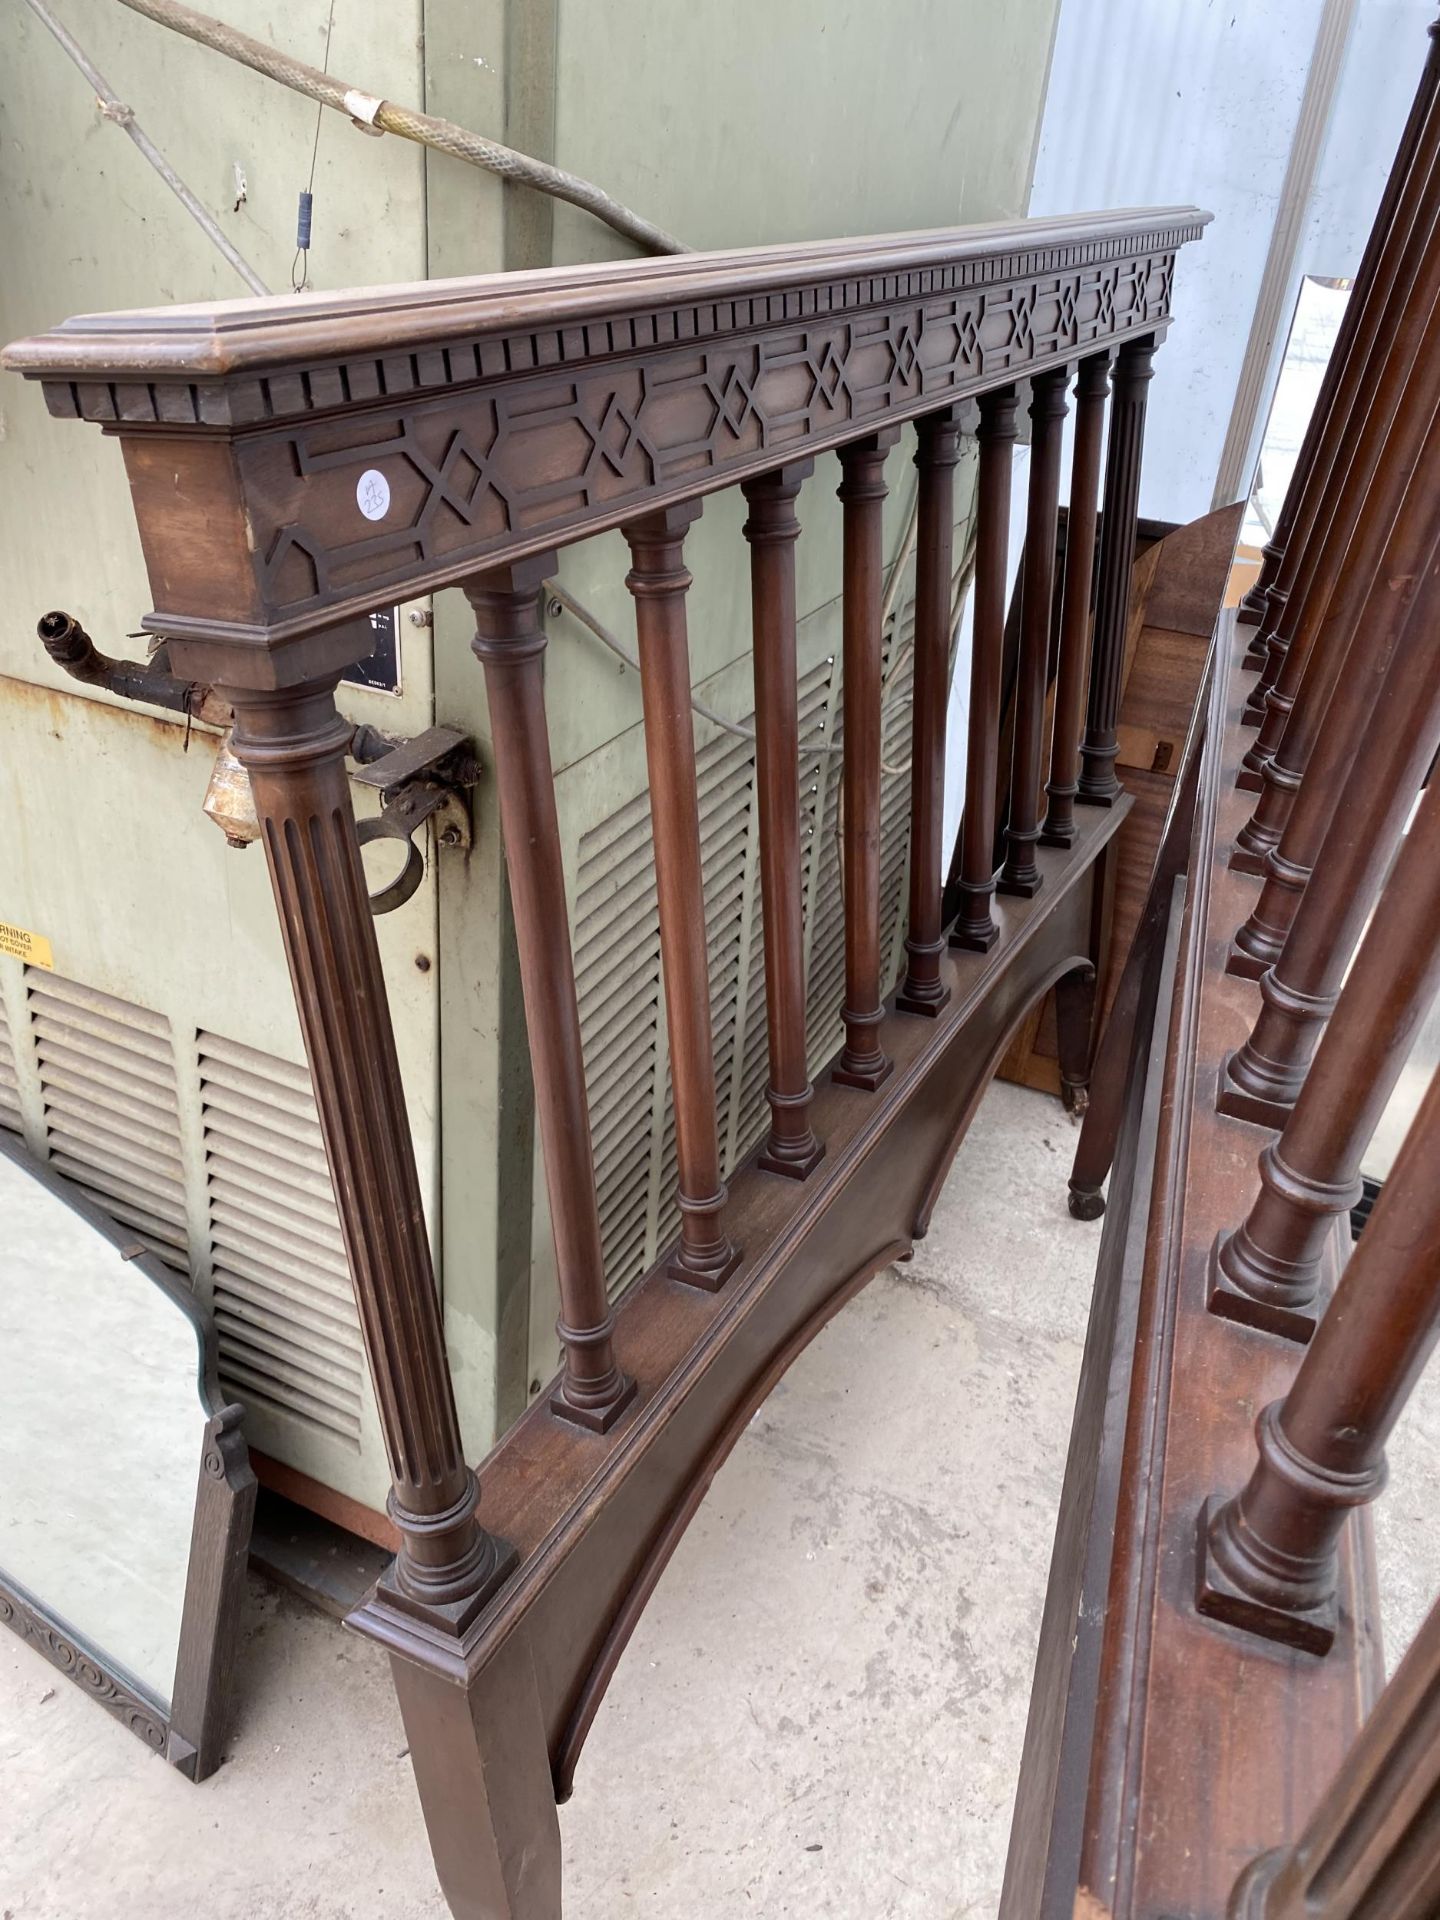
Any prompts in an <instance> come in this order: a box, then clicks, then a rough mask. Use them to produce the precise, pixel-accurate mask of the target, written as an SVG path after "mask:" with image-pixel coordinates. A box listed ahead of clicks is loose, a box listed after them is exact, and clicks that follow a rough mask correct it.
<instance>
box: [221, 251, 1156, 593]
mask: <svg viewBox="0 0 1440 1920" xmlns="http://www.w3.org/2000/svg"><path fill="white" fill-rule="evenodd" d="M1173 263H1174V256H1173V254H1164V255H1153V256H1150V257H1149V258H1147V259H1146V260H1143V261H1132V262H1129V263H1127V264H1126V265H1125V266H1123V267H1121V266H1109V267H1101V268H1089V269H1081V270H1079V271H1076V272H1074V273H1071V274H1066V275H1060V274H1050V275H1047V276H1045V277H1043V278H1039V279H1035V280H1031V281H1027V282H1026V283H1025V284H1024V285H1023V286H1019V287H1012V288H1009V289H1006V290H1005V291H1003V292H1000V293H995V292H990V291H984V290H977V291H973V292H969V293H965V294H962V295H959V296H954V297H950V298H946V299H943V300H929V301H920V302H916V303H914V304H911V305H907V306H905V307H903V308H896V309H892V310H890V311H888V312H885V311H882V312H878V313H874V314H869V315H865V316H863V317H861V318H857V319H853V320H852V319H846V320H840V321H828V322H820V321H817V322H815V323H814V324H813V325H811V326H809V327H805V328H800V329H795V330H792V331H788V332H786V331H776V332H767V333H763V334H751V335H749V336H747V337H742V338H740V339H733V340H726V341H725V342H724V343H723V344H720V345H716V346H711V347H703V348H699V349H696V350H693V351H684V352H679V353H676V352H671V353H668V354H666V355H664V356H658V355H654V354H651V355H648V356H640V355H634V356H631V357H629V358H628V359H625V360H622V361H620V362H618V363H617V362H616V361H615V360H614V359H610V360H607V361H605V362H603V363H602V364H600V365H599V366H596V367H594V368H592V369H590V370H586V371H579V372H576V373H574V374H565V375H562V376H560V377H558V378H557V377H554V376H549V377H546V376H534V375H532V376H530V377H529V378H526V379H521V380H511V381H509V382H506V383H504V384H502V385H495V386H491V385H488V384H487V385H480V386H472V387H469V388H460V389H454V388H451V389H447V390H446V391H445V392H444V393H443V394H442V395H441V396H439V397H437V398H434V399H429V400H426V399H417V400H414V401H411V402H409V403H406V404H404V405H402V406H396V407H394V408H393V409H387V410H384V411H379V410H374V409H367V410H365V411H364V412H362V413H359V414H354V413H352V414H347V415H338V416H337V415H331V416H329V417H325V418H321V419H311V420H308V421H305V422H302V423H300V424H298V425H290V426H287V427H286V428H285V429H283V430H282V431H279V432H270V433H261V434H255V435H247V436H246V437H245V438H244V439H243V440H242V441H241V442H240V443H239V445H238V449H237V452H238V458H239V461H240V469H241V478H242V486H243V491H244V495H245V500H246V505H247V509H248V513H249V518H250V524H251V526H252V528H253V529H254V532H255V535H256V546H255V554H256V563H257V566H258V568H259V572H260V598H261V602H262V604H263V605H264V606H265V608H266V610H267V614H268V616H269V624H271V625H273V626H278V625H283V624H285V623H288V622H291V621H293V620H295V619H296V618H297V617H300V618H304V616H306V615H307V614H310V613H311V612H312V611H314V610H316V609H319V608H325V609H327V610H328V609H330V608H333V607H336V606H344V607H346V610H347V611H358V610H360V609H361V608H363V607H364V606H366V605H368V604H370V603H371V602H380V601H385V600H387V599H395V598H399V597H403V596H404V594H405V593H407V592H412V591H418V590H419V588H420V585H421V583H422V582H423V583H425V584H427V585H434V584H438V583H439V582H440V581H441V580H442V579H444V578H447V577H448V578H459V577H461V576H462V575H464V574H466V573H469V572H472V571H474V569H475V568H476V566H477V565H481V564H484V563H485V562H486V561H487V560H489V559H491V558H493V557H495V556H498V555H500V554H502V553H504V554H506V555H510V554H513V553H515V552H517V551H522V550H526V549H529V548H533V547H538V546H541V545H544V544H547V543H553V542H555V541H556V540H557V539H558V538H563V537H565V536H566V535H567V534H570V533H578V532H581V531H589V530H591V529H593V528H595V527H597V526H605V525H613V524H614V523H615V522H616V521H617V520H619V519H622V518H625V517H628V516H629V515H630V514H632V513H634V512H635V511H637V510H638V509H639V508H641V507H646V506H649V505H650V504H651V503H652V502H653V501H654V500H655V499H657V498H665V497H669V496H671V495H678V494H681V493H685V492H693V491H694V490H695V489H696V488H697V487H706V488H709V487H712V486H715V485H717V484H719V483H720V482H721V481H722V479H723V480H724V481H726V482H728V481H730V480H731V479H734V478H738V477H740V476H742V475H743V474H745V473H748V472H753V471H755V470H756V469H757V468H763V467H766V466H771V465H773V464H774V463H775V461H776V460H777V459H782V458H784V457H785V456H786V455H787V454H788V453H790V452H792V451H794V450H797V449H800V448H802V447H804V448H813V447H821V446H826V445H833V444H835V443H836V442H837V441H840V440H842V439H844V438H846V437H847V435H849V434H851V433H852V432H853V431H854V430H855V428H856V427H857V426H862V425H867V424H869V423H870V422H872V421H879V420H887V419H895V418H904V417H907V416H908V415H910V414H914V413H917V412H921V411H923V410H925V409H926V407H927V406H931V405H938V404H940V403H941V402H943V401H944V400H946V399H951V398H956V397H959V396H963V395H965V394H967V393H972V392H975V391H977V390H978V389H979V388H980V387H981V386H983V384H984V383H985V382H986V381H987V380H989V381H993V380H994V379H995V378H997V377H998V376H1001V375H1004V374H1007V373H1011V372H1020V371H1024V372H1029V371H1032V370H1034V369H1036V368H1038V367H1041V366H1043V365H1045V364H1046V363H1047V362H1051V361H1054V360H1057V359H1066V358H1071V357H1074V356H1075V355H1076V354H1077V353H1078V352H1080V351H1082V350H1084V349H1087V348H1093V346H1094V344H1095V343H1096V342H1097V341H1101V340H1105V339H1123V338H1125V337H1127V336H1129V335H1132V334H1134V333H1135V332H1136V331H1138V330H1141V329H1145V330H1150V329H1153V328H1155V327H1156V326H1157V325H1159V324H1161V323H1162V322H1163V321H1164V320H1165V319H1166V318H1167V317H1168V309H1167V306H1166V298H1167V294H1168V288H1169V284H1170V276H1171V272H1172V269H1173ZM371 471H375V472H378V473H380V474H382V475H383V476H384V479H385V482H386V486H387V488H388V496H389V501H388V507H387V509H386V511H385V513H384V514H383V516H382V517H381V518H380V519H379V520H378V521H373V522H372V521H371V520H370V519H369V518H368V517H367V514H366V511H365V508H364V506H363V505H362V503H361V501H360V500H359V498H358V490H359V486H360V481H361V476H362V475H364V474H366V473H368V472H371Z"/></svg>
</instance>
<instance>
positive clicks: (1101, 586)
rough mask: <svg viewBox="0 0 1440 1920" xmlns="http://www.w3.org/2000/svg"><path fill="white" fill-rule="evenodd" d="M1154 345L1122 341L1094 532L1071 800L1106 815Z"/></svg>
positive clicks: (1112, 785)
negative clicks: (1076, 781)
mask: <svg viewBox="0 0 1440 1920" xmlns="http://www.w3.org/2000/svg"><path fill="white" fill-rule="evenodd" d="M1154 358H1155V339H1154V336H1153V335H1152V334H1147V335H1146V336H1145V337H1144V338H1143V339H1141V340H1129V341H1127V342H1126V343H1125V345H1124V346H1123V347H1121V349H1120V351H1119V353H1118V354H1117V356H1116V359H1115V375H1114V378H1113V380H1112V382H1111V388H1110V392H1111V399H1110V434H1109V441H1108V445H1107V447H1106V452H1105V505H1104V515H1103V519H1102V521H1101V526H1100V561H1099V581H1098V585H1097V588H1096V601H1095V631H1094V637H1093V639H1092V642H1091V664H1090V699H1089V706H1088V710H1087V714H1086V723H1085V738H1084V740H1083V742H1082V743H1081V747H1080V790H1079V793H1078V794H1077V796H1076V797H1077V799H1080V800H1083V801H1085V802H1086V804H1087V805H1089V806H1096V807H1110V806H1113V805H1114V804H1115V801H1116V800H1117V799H1118V797H1119V795H1120V792H1121V787H1120V782H1119V781H1118V780H1117V779H1116V777H1115V755H1116V753H1117V752H1118V751H1119V741H1118V739H1117V737H1116V733H1115V726H1116V722H1117V721H1118V719H1119V716H1120V693H1121V682H1122V680H1123V678H1124V674H1125V634H1126V629H1127V627H1128V626H1129V622H1130V576H1131V572H1132V570H1133V568H1134V565H1135V526H1136V521H1137V518H1138V516H1139V512H1140V458H1141V454H1142V453H1143V451H1144V445H1145V397H1146V393H1147V390H1148V388H1149V385H1150V381H1151V380H1152V378H1153V377H1154V372H1155V367H1154Z"/></svg>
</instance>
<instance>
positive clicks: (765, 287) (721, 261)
mask: <svg viewBox="0 0 1440 1920" xmlns="http://www.w3.org/2000/svg"><path fill="white" fill-rule="evenodd" d="M1212 218H1213V216H1212V215H1211V214H1209V213H1207V212H1205V211H1204V210H1203V209H1202V208H1200V207H1193V206H1180V207H1131V208H1120V209H1114V210H1109V211H1101V212H1093V213H1073V214H1064V215H1053V216H1050V217H1047V218H1044V219H1037V220H1019V221H990V222H985V223H982V224H979V225H976V226H970V227H938V228H930V229H920V230H918V231H915V232H910V233H889V234H877V235H870V236H867V237H864V238H860V239H850V240H812V241H803V242H799V243H795V244H790V245H784V246H768V247H735V248H729V249H723V250H717V251H714V252H710V253H688V254H676V255H671V256H668V257H666V258H664V259H662V260H652V259H643V260H620V261H605V262H600V263H598V264H595V265H589V266H581V267H546V268H541V269H539V270H537V271H534V272H530V273H488V274H473V275H469V276H467V277H463V278H456V279H450V280H430V281H423V282H411V283H402V284H398V285H393V286H383V287H358V288H350V289H347V290H344V291H341V292H338V293H335V292H332V293H302V294H289V295H280V296H275V297H266V298H262V299H252V300H215V301H197V302H193V303H190V304H177V305H173V306H166V307H137V308H132V309H129V310H126V311H124V312H117V313H100V314H78V315H76V316H75V317H74V318H73V319H69V320H66V321H64V322H62V324H61V325H60V326H58V327H55V328H53V329H52V330H51V331H50V332H48V333H44V334H39V335H36V336H35V337H34V338H33V339H28V340H19V341H16V342H14V343H13V344H12V345H10V346H8V347H6V348H5V350H4V353H3V355H0V362H3V364H4V365H5V366H6V367H8V368H11V369H12V370H13V371H15V372H18V373H23V374H25V375H27V376H28V377H30V378H47V377H48V378H54V377H57V376H60V377H63V376H67V375H68V376H70V377H71V378H74V379H84V380H109V379H124V378H126V377H144V376H147V375H158V376H161V377H163V376H165V375H184V376H188V377H189V378H191V379H196V380H209V379H215V378H223V377H224V376H226V375H230V374H237V373H244V372H255V371H256V370H258V369H261V368H266V367H278V366H289V365H293V364H296V363H300V362H305V361H309V360H313V359H314V358H316V357H317V356H319V355H325V354H351V353H364V352H371V351H373V352H377V353H378V352H393V351H395V350H396V349H397V348H399V347H402V346H409V347H414V348H419V347H423V346H427V345H430V344H431V343H433V342H436V341H441V340H450V339H453V338H454V337H456V336H457V335H460V334H474V335H477V336H485V335H493V334H495V333H499V332H503V331H505V330H507V329H509V328H512V327H525V326H537V325H541V324H544V323H550V324H560V325H565V324H572V323H575V322H583V321H585V320H590V319H594V318H595V317H596V316H597V315H600V314H606V313H611V312H613V311H617V310H622V309H623V310H625V311H629V310H631V309H635V310H640V309H659V308H669V307H672V306H674V305H675V304H677V303H680V302H689V301H719V300H728V299H733V298H734V297H735V296H737V295H740V294H745V295H749V296H752V297H753V296H755V295H758V294H765V293H772V294H773V293H782V294H783V293H785V292H790V291H794V292H799V291H800V290H801V289H802V288H806V287H814V286H817V285H819V284H821V283H823V282H826V281H832V280H845V279H848V278H852V277H854V276H856V275H860V276H864V277H866V278H874V277H875V276H884V275H894V274H910V273H914V272H917V271H924V270H926V269H937V268H938V269H943V268H947V267H951V268H957V269H961V268H968V269H969V270H970V271H969V273H968V275H967V276H966V283H967V284H973V285H980V284H983V283H985V282H986V281H990V282H998V281H1004V280H1006V279H1009V278H1013V277H1016V276H1018V275H1020V274H1023V273H1027V272H1037V271H1045V270H1046V269H1053V268H1056V267H1061V266H1067V265H1075V264H1081V263H1082V262H1081V260H1080V259H1079V257H1078V256H1077V255H1076V253H1075V249H1076V248H1087V249H1088V248H1092V247H1103V246H1105V245H1106V243H1112V244H1113V245H1115V246H1118V248H1119V249H1120V251H1121V252H1125V251H1132V252H1133V251H1140V250H1149V251H1153V250H1154V249H1156V248H1158V247H1162V246H1169V247H1172V248H1174V247H1178V246H1181V245H1183V244H1184V243H1185V242H1186V241H1189V240H1194V239H1198V238H1199V236H1200V234H1201V232H1202V231H1203V229H1204V228H1205V227H1206V226H1207V225H1208V224H1209V222H1210V220H1211V219H1212ZM1093 257H1095V258H1099V257H1100V256H1099V255H1095V256H1093ZM1117 257H1118V255H1117ZM777 317H779V316H777Z"/></svg>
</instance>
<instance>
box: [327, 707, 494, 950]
mask: <svg viewBox="0 0 1440 1920" xmlns="http://www.w3.org/2000/svg"><path fill="white" fill-rule="evenodd" d="M350 751H351V754H352V755H353V757H354V758H355V760H356V761H357V762H358V763H359V764H358V765H357V766H356V768H355V770H354V773H353V776H352V777H353V778H354V779H355V780H357V781H358V782H359V783H360V784H361V785H362V786H367V787H375V788H377V789H378V791H379V794H380V811H379V813H378V814H375V815H373V816H372V817H371V818H369V819H366V820H361V821H359V822H357V831H358V833H359V836H360V842H361V845H362V846H364V845H368V844H369V843H370V842H372V841H375V840H401V841H404V843H405V845H406V848H407V852H406V856H405V864H404V866H402V867H401V869H400V872H399V874H398V875H397V876H396V877H395V879H393V880H392V881H390V882H389V883H388V884H387V885H386V886H383V887H381V888H380V889H379V890H378V892H375V893H372V894H371V896H370V911H371V912H372V913H374V914H381V913H393V912H394V910H395V908H396V907H401V906H404V904H405V902H406V901H407V900H409V899H410V898H411V896H412V895H413V894H414V892H415V890H416V888H417V887H418V886H419V885H420V882H421V880H422V879H423V878H424V875H425V856H424V854H423V852H422V851H421V848H420V847H419V846H418V845H417V844H416V840H415V835H416V833H417V832H418V831H419V829H420V828H421V827H423V826H424V824H425V822H426V821H427V820H433V821H434V822H435V836H436V842H437V844H438V845H440V846H442V847H450V848H457V849H459V850H460V851H462V852H466V851H468V850H469V847H470V844H471V839H472V834H471V824H470V789H471V788H472V787H473V786H474V785H475V783H476V781H477V780H478V779H479V778H480V759H479V755H478V754H477V753H476V751H475V746H474V743H473V742H472V741H471V740H470V739H469V738H468V737H467V736H466V735H465V734H463V733H461V732H460V731H459V730H458V729H457V728H455V727H427V728H426V730H425V732H424V733H420V734H417V735H416V736H415V738H414V739H413V740H399V741H397V740H393V739H391V738H390V737H389V736H387V735H385V734H383V733H380V732H379V731H378V730H377V729H376V728H374V727H357V728H356V729H355V737H354V740H353V742H352V744H351V749H350Z"/></svg>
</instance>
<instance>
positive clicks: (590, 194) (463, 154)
mask: <svg viewBox="0 0 1440 1920" xmlns="http://www.w3.org/2000/svg"><path fill="white" fill-rule="evenodd" d="M120 4H121V5H122V6H126V7H129V8H130V10H131V12H132V13H143V14H144V15H145V17H146V19H147V20H155V21H157V22H158V23H159V24H160V25H161V26H162V27H170V28H173V30H174V31H175V32H176V33H183V34H184V35H185V37H186V38H187V39H189V40H195V41H198V42H199V44H200V45H201V46H202V47H210V48H211V49H212V50H213V51H214V52H216V53H223V54H224V55H225V56H226V58H227V59H230V60H238V61H239V62H240V64H241V65H242V66H245V67H250V68H252V69H253V70H254V71H255V72H256V73H261V74H264V75H265V77H266V78H267V79H268V80H276V81H278V82H279V83H280V85H281V86H282V87H289V88H291V89H292V91H294V92H295V93H303V94H305V95H306V96H307V97H308V98H309V99H311V100H318V101H319V102H320V104H321V105H322V106H326V107H333V108H334V109H335V111H336V112H337V113H343V114H344V115H345V116H346V118H347V119H352V120H353V119H355V118H356V112H355V105H354V101H353V99H352V96H354V95H357V94H358V95H359V98H360V100H361V101H362V102H364V103H366V105H367V108H368V107H369V105H370V103H372V102H374V95H373V94H367V93H365V92H364V91H363V90H362V89H360V88H357V87H351V86H347V85H346V83H345V82H344V81H343V80H336V79H335V78H333V77H332V76H331V75H330V74H327V73H321V71H320V69H319V68H318V67H312V66H309V65H307V63H306V62H305V61H304V60H295V59H292V58H291V56H290V55H289V54H288V53H281V52H280V50H279V48H278V47H272V46H270V45H269V44H268V42H266V41H264V40H253V39H252V38H251V37H250V35H249V34H248V33H241V32H239V31H238V29H236V28H235V27H228V26H226V25H225V23H224V22H223V21H221V20H214V19H212V18H211V17H210V15H209V14H207V13H197V12H196V10H195V9H194V8H193V7H186V6H182V5H181V4H180V0H120ZM364 118H365V120H366V121H367V122H368V124H369V125H371V126H374V127H378V128H379V129H380V130H381V131H382V132H383V133H393V134H397V135H398V136H399V137H400V138H401V139H402V140H415V141H418V142H419V144H420V145H421V146H422V147H434V148H435V149H436V150H437V151H438V152H440V153H448V154H452V155H453V156H454V157H455V158H456V159H457V160H465V161H468V163H469V164H470V165H471V166H472V167H483V168H484V169H485V171H486V172H487V173H495V174H498V175H499V176H500V178H501V179H502V180H513V181H514V182H515V183H516V184H517V185H518V186H523V187H534V188H535V189H536V191H537V192H539V193H548V194H550V195H552V196H553V197H554V198H555V199H556V200H568V201H569V202H570V204H571V206H574V207H583V208H584V210H585V211H586V212H587V213H593V214H594V216H595V218H596V219H597V220H603V221H604V222H605V224H606V226H608V227H613V228H614V230H615V231H616V233H623V234H624V235H625V237H626V239H627V240H633V241H634V242H635V243H636V245H637V246H641V247H645V248H646V249H648V251H650V252H651V253H688V252H689V251H690V249H689V248H688V247H687V246H685V245H684V243H683V242H682V241H679V240H677V239H676V238H675V236H674V234H673V233H666V231H665V229H664V228H663V227H657V226H656V225H655V224H654V222H653V221H650V220H646V219H644V218H642V216H641V215H640V214H638V213H633V212H632V211H631V209H630V208H629V207H626V206H622V205H621V203H620V201H618V200H615V199H613V198H612V197H611V196H610V195H609V194H608V193H606V192H605V190H604V188H603V187H597V186H596V185H595V183H594V182H593V181H592V180H582V179H581V178H580V176H579V175H578V174H574V173H566V172H565V170H564V169H563V168H562V167H552V166H549V165H547V163H546V162H545V161H543V160H532V159H531V158H530V156H529V155H528V154H524V153H517V152H516V151H515V149H514V148H513V147H506V146H502V145H501V143H500V142H499V141H498V140H487V139H486V138H485V136H484V135H483V134H479V133H472V132H471V131H470V129H469V128H468V127H461V126H457V125H456V124H455V122H454V121H453V120H441V119H438V118H437V117H436V116H435V115H434V114H430V113H420V112H417V111H416V109H415V108H413V107H400V106H396V104H395V102H394V101H393V100H381V101H379V102H378V103H376V104H374V107H373V111H367V112H366V113H365V115H364Z"/></svg>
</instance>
